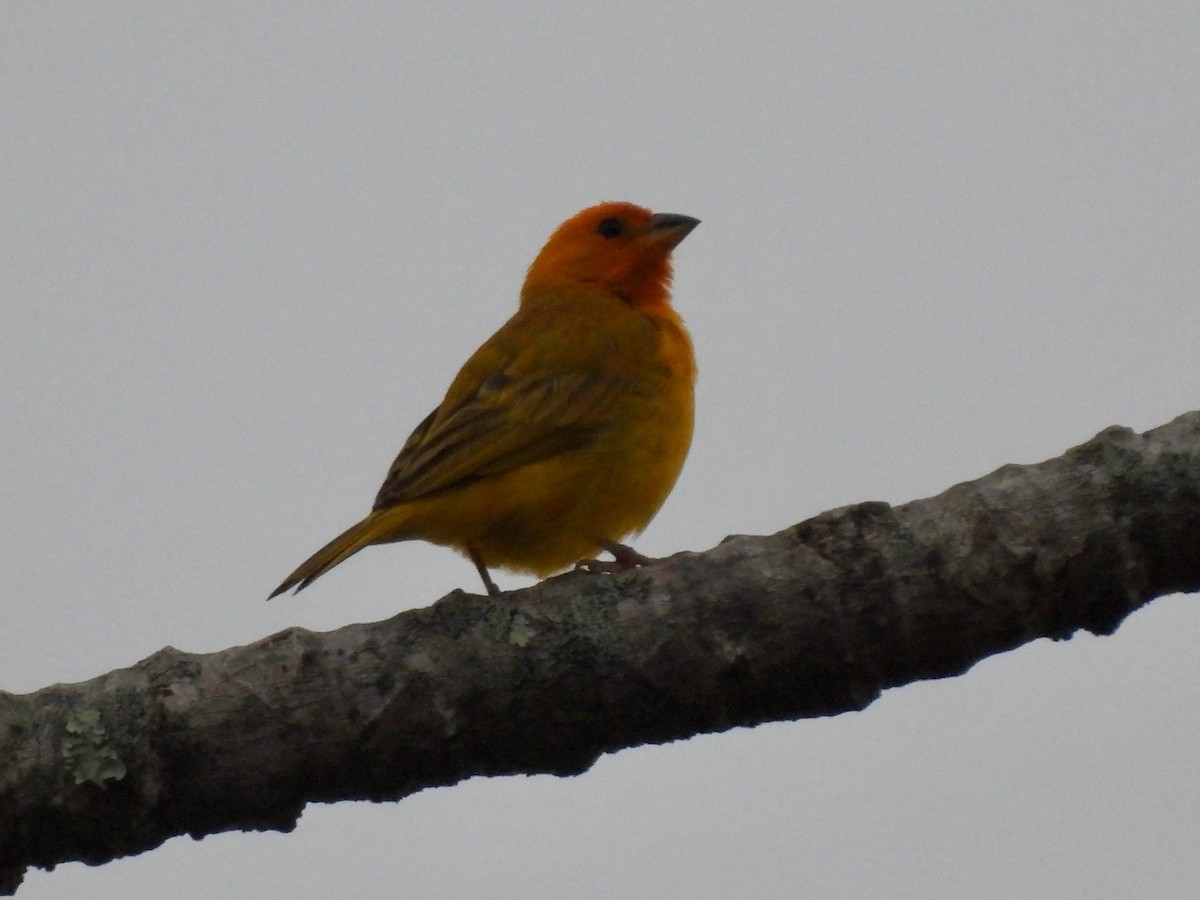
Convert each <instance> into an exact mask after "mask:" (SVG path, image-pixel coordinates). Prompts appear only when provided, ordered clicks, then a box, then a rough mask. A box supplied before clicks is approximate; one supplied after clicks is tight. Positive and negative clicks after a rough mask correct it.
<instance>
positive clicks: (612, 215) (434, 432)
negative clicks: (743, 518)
mask: <svg viewBox="0 0 1200 900" xmlns="http://www.w3.org/2000/svg"><path fill="white" fill-rule="evenodd" d="M698 224H699V220H698V219H693V218H692V217H690V216H682V215H675V214H673V213H651V212H650V210H648V209H643V208H642V207H640V206H635V205H633V204H632V203H602V204H600V205H598V206H593V207H590V208H588V209H585V210H583V211H582V212H580V213H578V214H576V215H575V216H573V217H572V218H570V219H568V220H567V221H566V222H564V223H563V224H562V225H561V226H559V228H558V229H557V230H556V231H555V232H554V234H552V235H551V236H550V239H549V241H548V242H547V243H546V246H545V247H543V248H542V251H541V253H539V254H538V256H537V258H536V259H535V260H534V261H533V264H532V265H531V266H530V267H529V273H528V275H527V276H526V278H525V284H524V287H523V288H522V289H521V302H520V306H519V308H518V310H517V312H516V314H515V315H514V316H513V317H512V318H511V319H509V320H508V321H507V322H506V323H505V324H504V325H503V326H502V327H501V328H500V330H499V331H497V332H496V333H495V334H494V335H492V336H491V337H490V338H489V339H488V340H487V341H486V342H485V343H484V344H483V346H482V347H480V348H479V349H478V350H477V351H475V354H474V355H473V356H472V357H471V358H470V359H468V360H467V362H466V364H465V365H464V366H463V367H462V370H461V371H460V372H459V373H458V375H457V377H455V379H454V381H453V383H452V384H451V385H450V389H449V390H448V391H447V392H446V396H445V398H444V399H443V400H442V402H441V404H440V405H439V406H438V407H437V409H435V410H434V411H433V412H432V413H430V414H429V416H428V417H426V419H425V421H423V422H422V423H421V424H420V425H418V426H417V428H416V430H415V431H414V432H413V433H412V436H411V437H409V439H408V441H407V442H406V443H405V444H404V447H403V448H402V449H401V450H400V455H399V456H397V457H396V461H395V462H394V463H393V464H392V467H391V469H390V470H389V471H388V474H387V478H386V479H385V480H384V482H383V486H382V487H381V488H380V490H379V495H378V496H377V497H376V499H375V507H374V509H373V510H372V511H371V513H370V514H369V515H368V516H367V517H366V518H365V519H363V520H362V521H361V522H359V523H358V524H357V525H354V526H352V527H351V528H349V529H348V530H347V531H345V532H344V533H343V534H341V535H339V536H338V537H336V538H334V539H333V540H332V541H330V542H329V543H328V544H327V545H326V546H324V547H322V548H321V549H320V550H318V551H317V552H316V553H314V554H313V555H312V556H311V557H310V558H309V559H308V560H306V561H305V562H304V563H302V564H301V565H300V567H299V568H298V569H296V571H295V572H293V573H292V574H291V575H289V576H288V577H287V578H286V579H285V580H284V582H283V584H281V585H280V586H279V587H278V588H276V589H275V591H274V593H272V594H271V596H272V597H274V596H276V595H278V594H281V593H283V592H284V591H286V590H288V589H289V588H292V587H295V588H296V590H297V591H298V590H300V589H302V588H304V587H307V586H308V585H309V584H311V583H312V582H313V581H314V580H315V579H317V578H318V577H320V576H321V575H322V574H324V573H325V572H328V571H329V570H330V569H332V568H333V567H334V566H336V565H338V564H339V563H341V562H343V561H345V560H346V559H348V558H349V557H351V556H352V555H354V554H355V553H357V552H358V551H359V550H361V549H363V548H364V547H366V546H369V545H371V544H384V543H390V542H392V541H406V540H412V539H418V538H419V539H421V540H426V541H430V542H432V543H435V544H441V545H444V546H447V547H452V548H454V549H455V550H458V551H459V552H461V553H463V554H465V555H466V556H467V557H469V558H470V559H471V560H472V561H473V562H474V563H475V567H476V568H477V569H478V570H479V574H480V577H482V578H483V583H484V585H485V587H486V588H487V590H488V593H489V594H497V593H499V589H498V588H497V587H496V585H495V583H494V582H493V581H492V579H491V576H490V575H489V573H488V569H489V567H493V566H496V567H501V568H505V569H511V570H514V571H519V572H528V573H531V574H534V575H543V576H544V575H549V574H550V573H552V572H555V571H557V570H560V569H563V568H566V567H567V566H569V565H571V564H572V563H575V562H577V561H579V560H585V561H584V562H581V563H579V565H580V566H581V567H584V568H590V569H592V570H593V571H596V570H599V571H607V570H610V569H613V568H627V567H631V566H636V565H641V564H643V563H646V562H650V560H648V559H646V558H645V557H643V556H641V555H640V554H638V553H637V552H636V551H634V550H633V549H632V548H630V547H627V546H625V545H623V544H620V543H618V542H619V541H620V540H622V539H623V538H625V537H626V536H627V535H629V534H632V533H636V532H640V531H641V530H642V529H644V528H645V527H646V525H647V524H648V523H649V522H650V520H651V518H653V517H654V514H655V513H656V512H658V509H659V507H660V506H661V505H662V503H663V501H664V500H665V499H666V497H667V494H668V493H669V492H670V490H671V488H672V487H673V486H674V484H675V479H676V478H677V477H678V475H679V470H680V469H681V468H682V467H683V461H684V457H685V456H687V451H688V446H689V445H690V443H691V439H692V419H693V400H692V397H693V385H694V383H695V375H696V365H695V359H694V357H693V353H692V344H691V340H690V338H689V337H688V333H687V331H686V330H685V329H684V327H683V322H682V320H681V319H680V318H679V315H678V314H677V313H676V312H675V310H674V309H673V308H672V306H671V303H670V294H669V290H668V289H669V287H670V283H671V251H672V250H673V249H674V248H675V246H676V245H677V244H679V242H680V241H682V240H683V239H684V238H685V237H687V235H688V234H689V233H690V232H691V230H692V229H693V228H695V227H696V225H698ZM601 550H607V551H609V552H610V553H611V554H612V555H613V562H610V563H598V562H596V561H595V560H594V559H588V558H589V557H592V556H594V555H595V554H597V553H599V552H600V551H601Z"/></svg>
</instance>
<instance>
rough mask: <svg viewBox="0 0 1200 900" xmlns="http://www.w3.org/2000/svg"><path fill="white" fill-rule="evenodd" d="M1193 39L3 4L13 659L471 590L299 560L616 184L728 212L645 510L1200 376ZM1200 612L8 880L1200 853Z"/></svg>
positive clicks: (946, 453)
mask: <svg viewBox="0 0 1200 900" xmlns="http://www.w3.org/2000/svg"><path fill="white" fill-rule="evenodd" d="M1198 34H1200V5H1197V4H1194V3H1165V2H1164V3H1138V4H1134V3H1117V4H1110V3H1053V4H1047V3H1032V2H1030V3H1023V2H1015V3H1006V4H994V5H991V6H988V7H983V6H981V5H977V6H974V7H970V8H968V6H967V5H966V4H954V3H916V4H913V3H882V4H845V3H843V4H808V3H801V4H794V3H787V4H785V3H779V4H773V5H772V4H760V5H754V4H745V3H743V4H736V5H716V4H712V3H698V4H685V3H671V4H664V3H648V2H644V0H643V2H609V3H602V4H601V3H586V4H562V5H557V6H550V5H538V6H534V5H533V4H526V5H524V6H522V5H513V4H481V3H475V4H452V3H440V2H439V3H427V4H418V3H406V4H389V5H382V4H380V5H367V4H345V5H338V6H337V8H336V9H332V8H331V9H330V10H326V11H323V10H321V9H318V8H317V7H316V5H313V4H309V5H300V4H292V5H286V4H271V5H254V4H232V3H228V4H161V3H142V4H139V3H123V4H110V5H109V6H108V7H107V8H101V6H100V5H99V4H82V3H81V4H68V3H5V4H4V5H3V6H0V69H2V77H0V123H2V124H0V152H2V154H3V160H2V166H0V190H2V192H3V193H2V197H0V200H2V208H3V214H4V220H5V221H4V228H3V233H4V237H3V239H2V240H0V303H3V316H2V318H0V322H2V323H3V325H2V329H3V330H2V332H0V344H2V355H0V384H2V388H0V421H2V422H3V427H2V428H0V459H2V460H3V464H4V470H5V477H4V479H3V484H2V486H0V528H2V535H3V538H2V540H0V571H3V575H4V582H5V587H4V592H3V610H4V615H3V622H4V627H3V630H2V632H0V688H3V689H6V690H9V691H15V692H24V691H30V690H34V689H37V688H39V687H43V686H45V685H47V684H49V683H52V682H55V681H77V680H82V679H86V678H90V677H93V676H95V675H98V674H100V673H102V672H104V671H106V670H108V669H111V668H115V667H120V666H125V665H130V664H132V663H134V662H135V661H137V660H139V659H141V658H143V657H145V656H147V655H148V654H150V653H152V652H153V651H154V650H157V649H158V648H160V647H161V646H163V645H165V644H171V645H173V646H176V647H179V648H182V649H186V650H190V651H214V650H219V649H222V648H225V647H228V646H231V645H236V644H244V643H249V642H251V641H254V640H257V639H259V638H262V637H265V636H267V635H269V634H271V633H273V632H275V631H277V630H279V629H282V628H284V627H286V626H290V625H303V626H306V627H308V628H314V629H329V628H333V627H336V626H338V625H342V624H346V623H349V622H354V621H369V620H375V619H380V618H384V617H387V616H389V615H391V614H393V613H395V612H397V611H399V610H402V609H409V608H413V607H416V606H421V605H425V604H427V603H430V602H432V601H433V600H434V599H436V598H437V597H439V596H441V595H443V594H444V593H446V592H447V591H449V590H451V589H453V588H455V587H466V588H467V589H469V590H477V589H478V585H477V583H476V576H475V573H474V571H473V570H472V568H471V566H470V564H469V563H468V562H466V561H465V560H463V559H461V558H459V557H457V556H456V555H455V554H453V553H451V552H450V551H447V550H444V549H440V548H436V547H431V546H428V545H422V544H406V545H401V546H396V547H390V548H372V549H371V550H368V551H367V552H365V553H363V554H362V555H360V556H359V557H356V558H355V559H354V560H353V561H351V562H350V563H348V564H346V565H345V566H343V567H341V568H340V569H338V570H337V571H336V572H334V573H332V574H330V575H328V576H326V577H325V578H324V579H322V580H321V581H320V582H319V583H318V584H317V585H316V586H314V587H313V588H312V589H310V590H309V591H307V592H305V593H304V594H302V595H300V596H299V597H296V598H286V599H280V600H278V601H275V602H272V603H271V604H267V603H264V602H263V598H264V597H265V596H266V594H267V593H268V591H269V590H270V589H271V588H273V587H274V586H275V585H276V584H277V583H278V582H279V581H280V580H281V579H282V578H283V576H284V575H286V574H287V573H288V572H289V571H291V569H292V568H293V567H294V566H295V565H296V564H297V563H299V562H300V561H301V560H302V559H304V558H305V557H306V556H307V555H308V554H309V553H311V552H312V551H313V550H315V549H316V548H317V547H318V546H319V545H321V544H322V543H324V542H325V541H326V540H328V539H329V538H331V537H332V536H333V535H334V534H336V533H337V532H338V531H340V530H341V529H342V528H344V527H345V526H347V525H348V524H350V523H351V522H352V521H354V520H356V519H357V518H358V517H359V516H360V515H362V514H363V513H364V512H365V511H366V510H367V509H368V508H369V505H370V503H371V500H372V499H373V497H374V493H375V490H376V488H377V487H378V485H379V482H380V481H381V480H382V478H383V475H384V473H385V471H386V468H387V466H388V464H389V463H390V462H391V460H392V458H393V455H394V454H395V452H396V450H397V449H398V447H399V445H400V443H401V442H402V441H403V439H404V437H405V436H406V435H407V434H408V432H409V430H410V429H411V428H412V427H413V426H414V425H415V424H416V423H417V422H418V421H420V420H421V418H422V417H423V416H424V415H425V414H426V413H427V412H428V411H429V410H430V409H431V408H432V407H433V405H434V404H436V402H437V401H438V400H439V399H440V397H441V393H442V391H443V390H444V389H445V387H446V385H447V384H448V383H449V380H450V378H451V377H452V375H453V374H454V372H455V371H456V370H457V368H458V366H459V365H460V364H461V362H462V361H463V360H464V359H465V358H466V357H467V355H468V354H469V353H470V352H471V351H472V350H473V349H474V348H475V347H476V346H477V344H478V343H479V342H480V341H482V340H483V339H484V338H485V337H486V336H487V335H488V334H490V333H491V332H492V331H493V330H494V329H495V328H496V327H497V326H498V325H499V324H500V323H501V322H502V321H503V320H504V319H505V318H507V316H508V315H509V314H510V313H511V311H512V310H513V309H514V308H515V303H516V295H517V290H518V287H519V285H520V282H521V279H522V277H523V274H524V270H525V267H526V266H527V265H528V264H529V262H530V261H531V260H532V259H533V256H534V254H535V253H536V251H537V250H538V249H539V248H540V246H541V245H542V243H543V241H544V240H545V238H546V237H547V236H548V235H549V233H550V231H551V230H552V229H553V228H554V227H555V226H556V225H557V224H558V223H559V222H560V221H561V220H563V219H565V218H566V217H567V216H569V215H571V214H573V213H574V212H575V211H576V210H578V209H579V208H581V207H583V206H586V205H590V204H592V203H595V202H597V201H600V200H606V199H612V200H617V199H619V200H632V201H634V202H638V203H641V204H644V205H647V206H650V207H652V208H654V209H656V210H659V211H670V212H680V213H687V214H690V215H694V216H698V217H699V218H701V219H702V220H703V225H701V227H700V228H699V229H697V230H696V231H695V232H694V233H693V234H692V236H691V237H689V238H688V240H687V241H686V242H685V243H684V244H683V245H681V247H680V249H679V250H678V252H677V254H676V264H677V265H676V268H677V278H676V290H675V296H676V302H677V305H678V308H679V309H680V310H681V311H682V314H683V315H684V317H685V318H686V320H687V322H688V324H689V326H690V328H691V330H692V333H693V335H694V338H695V343H696V347H697V352H698V356H699V362H700V368H701V374H700V381H699V385H698V391H699V394H698V404H699V406H698V417H697V418H698V424H697V432H696V439H695V443H694V445H693V450H692V453H691V457H690V459H689V461H688V464H687V466H686V468H685V470H684V473H683V476H682V478H681V479H680V482H679V484H678V486H677V487H676V489H675V492H674V494H673V495H672V497H671V498H670V499H669V500H668V502H667V505H666V507H665V508H664V509H663V511H662V513H661V514H660V515H659V517H658V518H657V519H656V520H655V522H654V523H653V524H652V525H651V527H650V529H649V530H648V531H647V533H646V534H645V535H644V537H643V538H642V539H641V540H640V541H639V543H638V547H639V549H641V550H642V551H643V552H646V553H650V554H665V553H670V552H673V551H676V550H683V549H695V550H699V549H704V548H707V547H710V546H712V545H713V544H715V543H716V542H718V541H719V540H720V539H721V538H722V537H723V536H724V535H726V534H730V533H741V532H750V533H768V532H772V531H775V530H778V529H780V528H783V527H785V526H787V525H789V524H792V523H794V522H797V521H799V520H801V519H803V518H806V517H808V516H810V515H813V514H815V513H817V512H820V511H822V510H824V509H826V508H829V507H833V506H839V505H842V504H846V503H852V502H857V501H863V500H886V501H889V502H894V503H895V502H903V501H906V500H910V499H913V498H916V497H922V496H928V495H930V494H934V493H937V492H939V491H941V490H943V489H945V488H946V487H948V486H950V485H951V484H953V483H955V482H957V481H961V480H964V479H969V478H975V477H978V476H980V475H983V474H984V473H986V472H988V471H990V470H991V469H993V468H995V467H997V466H999V465H1001V464H1003V463H1008V462H1035V461H1038V460H1041V459H1044V458H1046V457H1049V456H1054V455H1057V454H1059V453H1060V452H1062V451H1063V450H1065V449H1066V448H1068V447H1070V446H1072V445H1074V444H1077V443H1080V442H1082V441H1084V440H1086V439H1087V438H1089V437H1090V436H1092V435H1093V434H1094V433H1096V432H1097V431H1099V430H1101V429H1102V428H1104V427H1105V426H1108V425H1111V424H1122V425H1129V426H1132V427H1134V428H1137V429H1146V428H1150V427H1153V426H1155V425H1158V424H1161V423H1162V422H1165V421H1167V420H1168V419H1170V418H1172V417H1173V416H1174V415H1176V414H1178V413H1181V412H1184V411H1186V410H1189V409H1192V408H1194V407H1196V406H1197V365H1196V345H1197V334H1198V333H1200V311H1198V304H1197V295H1198V288H1200V261H1198V259H1200V254H1198V252H1197V251H1198V247H1200V244H1198V239H1197V233H1198V230H1200V189H1198V187H1197V185H1198V184H1200V64H1198V58H1200V54H1198V53H1197V35H1198ZM497 578H498V581H499V582H500V584H501V586H502V587H514V586H519V585H522V584H526V583H528V581H527V580H526V579H521V578H516V577H513V576H511V575H506V574H504V573H499V574H498V576H497ZM1198 634H1200V609H1197V606H1196V603H1195V602H1194V600H1193V599H1192V598H1188V597H1172V598H1165V599H1163V600H1160V601H1158V602H1155V603H1153V604H1152V605H1151V606H1150V607H1149V608H1147V609H1146V610H1144V611H1142V612H1140V613H1138V614H1136V615H1135V616H1133V617H1132V618H1131V619H1130V620H1129V621H1128V622H1127V623H1126V624H1125V626H1124V627H1123V628H1122V629H1121V630H1120V631H1119V632H1118V633H1117V634H1116V635H1115V636H1113V637H1110V638H1106V639H1096V638H1092V637H1089V636H1082V637H1078V638H1076V639H1074V640H1072V641H1069V642H1065V643H1058V644H1050V643H1049V642H1045V641H1042V642H1038V643H1036V644H1033V645H1029V646H1027V647H1024V648H1022V649H1020V650H1017V651H1015V652H1013V653H1010V654H1007V655H1005V656H1001V657H996V658H992V659H989V660H987V661H985V662H984V663H982V664H980V665H978V666H977V667H976V668H975V669H973V670H972V671H971V672H969V673H968V674H967V675H965V676H963V677H961V678H957V679H953V680H947V681H943V682H931V683H924V684H918V685H913V686H910V687H906V688H903V689H900V690H895V691H891V692H889V693H888V694H886V695H885V696H884V697H883V698H882V699H881V700H880V701H879V702H877V703H876V704H875V705H873V706H871V707H870V708H869V709H867V710H866V711H865V712H862V713H859V714H856V715H845V716H841V717H838V718H835V719H827V720H812V721H803V722H794V723H780V724H776V725H771V726H767V727H762V728H757V729H753V730H742V731H735V732H731V733H727V734H722V735H711V736H705V737H700V738H696V739H693V740H690V741H686V742H682V743H679V744H675V745H670V746H664V747H649V748H641V749H636V750H632V751H627V752H624V753H620V754H617V755H615V756H610V757H606V758H604V759H602V760H601V761H600V762H599V763H598V764H597V765H596V766H595V768H594V769H593V770H592V771H590V772H588V773H587V774H585V775H583V776H582V777H579V778H574V779H555V778H550V777H538V778H509V779H493V780H474V781H471V782H469V783H466V784H461V785H458V786H457V787H454V788H450V789H444V790H433V791H427V792H425V793H422V794H420V795H418V796H415V797H412V798H409V799H407V800H405V801H403V802H400V803H396V804H383V805H369V804H341V805H337V806H315V807H310V808H309V809H308V810H307V811H306V812H305V814H304V817H303V819H302V820H301V822H300V825H299V827H298V828H297V830H296V831H295V832H294V833H293V834H290V835H281V834H262V835H259V834H229V835H220V836H216V837H210V838H207V839H205V840H203V841H200V842H194V841H192V840H190V839H187V838H182V839H176V840H173V841H170V842H168V843H167V844H166V845H165V846H163V847H161V848H159V849H158V850H156V851H154V852H152V853H148V854H145V855H143V856H140V857H137V858H133V859H128V860H122V861H119V862H116V863H112V864H110V865H107V866H104V867H102V868H99V869H91V868H87V867H84V866H82V865H76V864H72V865H66V866H62V867H60V868H59V869H58V870H57V871H55V872H53V873H50V874H45V873H40V872H36V873H31V875H30V876H29V877H28V879H27V883H26V886H25V887H24V888H23V889H22V892H21V894H20V895H19V896H23V897H25V898H30V900H32V898H78V897H88V898H118V897H121V898H124V897H168V896H169V897H175V898H208V897H217V896H220V897H225V898H243V897H244V898H251V897H255V898H257V897H264V896H266V897H285V896H286V897H334V896H354V897H358V898H364V900H365V898H375V897H380V898H383V897H397V896H404V897H433V898H475V897H480V898H482V897H513V898H558V897H565V898H609V897H637V898H641V897H647V898H649V897H697V898H724V897H751V898H772V897H779V898H784V897H795V896H812V897H845V898H852V897H874V896H887V897H922V898H924V897H963V896H983V897H1004V898H1007V897H1013V898H1017V897H1091V898H1095V897H1130V896H1136V897H1179V896H1184V895H1186V894H1190V893H1192V892H1193V891H1194V889H1195V884H1196V883H1197V881H1198V880H1200V856H1198V855H1197V853H1196V847H1197V846H1198V845H1200V782H1198V780H1197V777H1196V764H1195V758H1196V752H1195V748H1196V747H1197V746H1198V745H1200V724H1198V714H1197V709H1200V677H1198V676H1200V666H1198V664H1197V652H1196V638H1197V635H1198Z"/></svg>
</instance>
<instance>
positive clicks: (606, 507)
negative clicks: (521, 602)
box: [410, 385, 692, 575]
mask: <svg viewBox="0 0 1200 900" xmlns="http://www.w3.org/2000/svg"><path fill="white" fill-rule="evenodd" d="M687 388H688V390H687V392H686V396H682V395H681V396H677V397H664V398H663V400H664V401H666V402H663V403H659V404H655V406H656V407H657V409H656V410H655V411H654V413H655V414H654V415H652V416H647V417H645V418H643V419H640V420H639V421H634V422H630V423H628V427H626V428H624V429H622V430H621V431H619V432H617V433H615V434H610V435H607V436H606V437H605V438H603V439H600V440H597V441H596V442H595V443H593V444H589V445H588V446H586V447H582V448H580V449H577V450H573V451H570V452H567V453H562V454H559V455H557V456H554V457H551V458H550V459H546V460H542V461H540V462H537V463H533V464H530V465H526V466H522V467H520V468H518V469H515V470H513V471H510V472H505V473H503V474H501V475H498V476H495V477H492V478H486V479H482V480H480V481H477V482H474V483H472V484H469V485H467V486H465V487H463V488H460V489H458V490H456V491H453V492H450V493H447V494H443V495H439V496H438V497H437V498H434V500H433V501H416V502H414V503H413V504H412V505H411V507H412V513H413V515H412V518H411V519H410V522H411V524H412V527H413V529H414V531H417V532H418V534H417V536H419V537H422V538H424V539H425V540H428V541H431V542H433V543H436V544H442V545H444V546H449V547H453V548H455V549H457V550H460V551H462V552H466V551H467V550H468V549H472V550H474V551H475V552H477V553H478V554H479V555H480V556H481V557H482V558H483V561H484V563H485V564H486V565H488V566H499V567H502V568H507V569H512V570H515V571H520V572H528V573H531V574H534V575H548V574H550V573H552V572H555V571H558V570H560V569H563V568H565V567H567V566H569V565H571V564H572V563H574V562H576V561H578V560H580V559H584V558H588V557H592V556H595V555H596V554H597V553H598V552H599V551H600V548H601V543H602V542H603V541H620V540H621V539H622V538H624V537H625V536H626V535H629V534H631V533H634V532H638V531H641V530H642V529H643V528H645V527H646V525H647V524H648V523H649V522H650V520H651V519H652V518H653V517H654V514H655V513H656V512H658V509H659V507H660V506H661V505H662V503H663V501H664V500H665V499H666V497H667V494H668V493H669V492H670V490H671V488H672V487H673V486H674V484H675V479H676V478H677V477H678V475H679V471H680V469H681V468H682V466H683V461H684V458H685V457H686V455H687V450H688V446H689V444H690V443H691V434H692V406H691V391H690V385H688V386H687ZM422 507H427V508H426V509H423V508H422Z"/></svg>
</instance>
